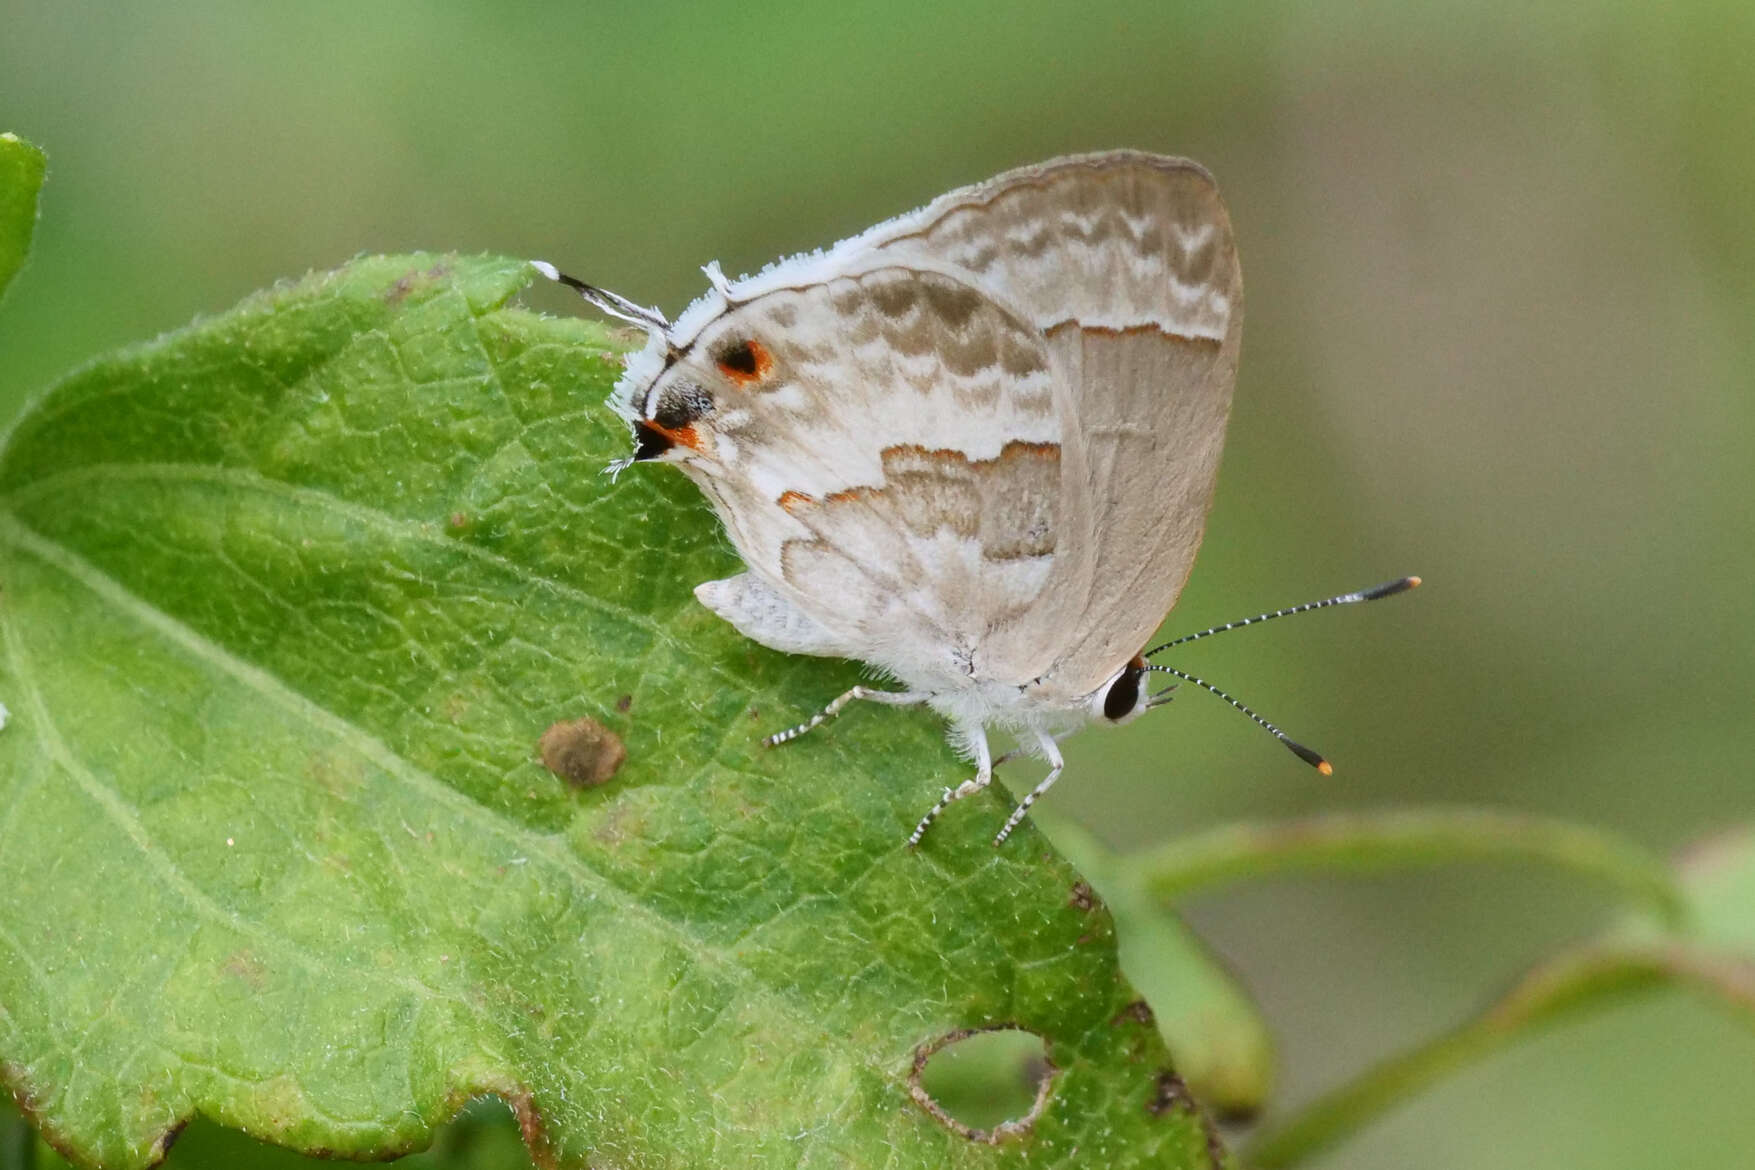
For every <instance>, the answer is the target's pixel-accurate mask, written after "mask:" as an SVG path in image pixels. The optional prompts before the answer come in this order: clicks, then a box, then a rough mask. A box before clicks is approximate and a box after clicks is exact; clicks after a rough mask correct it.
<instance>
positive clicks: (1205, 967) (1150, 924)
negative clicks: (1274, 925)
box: [1036, 813, 1274, 1118]
mask: <svg viewBox="0 0 1755 1170" xmlns="http://www.w3.org/2000/svg"><path fill="white" fill-rule="evenodd" d="M1036 818H1037V820H1038V821H1039V822H1040V823H1041V825H1042V828H1043V830H1044V831H1045V832H1047V833H1048V835H1049V837H1050V838H1051V839H1052V840H1053V841H1054V844H1055V847H1056V848H1058V849H1059V850H1060V851H1061V852H1062V853H1063V854H1065V855H1066V857H1067V859H1068V860H1070V861H1071V862H1072V863H1073V865H1075V866H1076V867H1077V868H1078V870H1079V872H1080V873H1082V874H1084V875H1085V878H1086V880H1087V881H1089V882H1090V883H1091V885H1092V886H1094V887H1095V888H1096V892H1097V893H1098V894H1099V895H1100V896H1101V897H1102V899H1103V902H1104V903H1105V904H1106V905H1107V906H1108V907H1109V911H1110V913H1112V914H1114V915H1115V925H1116V930H1117V933H1118V935H1119V937H1120V943H1121V969H1122V971H1123V973H1125V974H1126V975H1127V977H1128V979H1129V980H1130V981H1131V982H1132V983H1133V985H1134V986H1135V987H1138V988H1139V989H1140V991H1141V993H1142V994H1144V996H1145V999H1144V1001H1142V1002H1143V1003H1144V1004H1145V1005H1149V1010H1148V1012H1147V1014H1148V1015H1149V1016H1151V1017H1153V1018H1155V1019H1156V1020H1157V1024H1158V1031H1159V1033H1160V1034H1161V1035H1162V1036H1163V1037H1164V1043H1165V1044H1166V1045H1168V1046H1169V1049H1170V1051H1171V1052H1172V1053H1174V1054H1175V1057H1176V1068H1177V1071H1178V1072H1180V1073H1181V1074H1182V1076H1183V1078H1184V1079H1185V1080H1186V1081H1187V1082H1188V1087H1189V1088H1190V1089H1192V1090H1193V1091H1194V1095H1195V1096H1196V1097H1197V1098H1199V1100H1200V1101H1201V1103H1202V1104H1204V1105H1206V1106H1207V1107H1208V1108H1210V1109H1213V1110H1215V1111H1217V1112H1218V1113H1220V1114H1222V1115H1224V1116H1226V1117H1233V1118H1241V1117H1249V1116H1251V1115H1253V1114H1254V1113H1256V1112H1257V1111H1259V1110H1260V1109H1261V1108H1262V1107H1263V1106H1264V1105H1266V1104H1267V1100H1268V1096H1269V1094H1270V1093H1272V1091H1273V1084H1274V1043H1273V1035H1272V1034H1271V1033H1270V1032H1269V1031H1268V1026H1267V1021H1266V1020H1264V1019H1263V1018H1262V1015H1261V1012H1260V1010H1259V1009H1258V1008H1257V1007H1256V1005H1255V1001H1254V1000H1253V999H1252V998H1250V995H1249V992H1248V991H1247V990H1246V989H1245V988H1244V987H1243V985H1242V984H1241V983H1239V982H1238V980H1237V978H1236V977H1235V976H1234V975H1232V974H1231V972H1230V971H1229V970H1227V969H1226V967H1225V966H1224V964H1223V963H1221V962H1220V961H1219V959H1218V957H1217V956H1215V955H1214V954H1213V952H1212V951H1211V950H1209V949H1208V948H1207V946H1206V944H1205V943H1203V942H1202V941H1201V940H1200V938H1199V937H1198V936H1196V935H1195V933H1194V932H1193V931H1192V930H1190V929H1189V928H1188V927H1187V926H1186V925H1185V924H1184V923H1183V921H1182V919H1181V918H1179V917H1177V916H1176V914H1175V912H1173V911H1171V910H1168V909H1165V908H1163V907H1161V906H1159V905H1158V904H1157V903H1156V902H1155V901H1154V899H1153V898H1152V896H1151V894H1149V893H1148V892H1147V891H1146V889H1145V888H1144V885H1143V884H1142V882H1141V881H1140V875H1139V874H1138V873H1137V872H1136V871H1135V870H1134V869H1133V867H1132V866H1131V864H1130V860H1129V859H1127V858H1123V857H1118V856H1116V855H1115V854H1114V853H1112V852H1111V851H1110V850H1109V849H1108V848H1107V847H1105V846H1104V845H1102V844H1101V843H1099V842H1098V841H1097V840H1096V839H1095V838H1093V837H1092V836H1091V835H1090V834H1089V833H1086V832H1084V831H1083V830H1082V829H1080V828H1079V827H1078V826H1076V825H1073V824H1071V823H1069V822H1067V821H1064V820H1061V819H1058V818H1054V817H1049V816H1044V815H1043V814H1041V813H1037V814H1036Z"/></svg>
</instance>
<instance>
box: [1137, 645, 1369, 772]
mask: <svg viewBox="0 0 1755 1170" xmlns="http://www.w3.org/2000/svg"><path fill="white" fill-rule="evenodd" d="M1146 669H1147V670H1155V671H1157V672H1159V673H1160V674H1171V675H1175V676H1176V677H1177V678H1179V679H1181V680H1182V681H1183V682H1191V683H1193V684H1194V685H1195V686H1197V687H1199V688H1201V689H1202V690H1203V691H1210V692H1212V693H1213V694H1215V695H1217V696H1219V698H1221V699H1223V700H1225V702H1227V703H1229V704H1231V705H1232V706H1233V707H1235V708H1237V709H1238V710H1239V711H1241V712H1243V713H1244V714H1245V715H1247V716H1249V717H1250V718H1251V719H1253V720H1255V722H1256V723H1257V724H1258V725H1260V726H1261V727H1262V728H1264V729H1266V731H1267V733H1268V734H1269V735H1271V736H1273V737H1274V738H1275V739H1277V740H1279V741H1280V742H1281V743H1283V744H1285V745H1286V747H1287V748H1288V749H1290V750H1291V752H1292V754H1293V755H1295V756H1297V757H1298V758H1299V759H1301V760H1303V761H1304V762H1305V763H1306V764H1309V765H1310V766H1311V767H1312V768H1315V769H1316V770H1317V771H1318V772H1321V773H1322V774H1323V775H1324V776H1332V775H1334V771H1335V769H1334V765H1333V764H1330V763H1329V762H1328V761H1327V760H1325V759H1323V758H1322V753H1321V752H1314V751H1311V750H1310V749H1309V748H1307V747H1305V746H1304V745H1303V744H1301V743H1299V742H1298V741H1297V740H1295V739H1293V738H1292V737H1291V736H1289V735H1287V734H1286V733H1285V732H1283V731H1281V730H1280V729H1279V728H1277V727H1275V726H1274V725H1273V724H1271V723H1269V722H1268V721H1267V720H1266V719H1263V718H1262V717H1261V716H1260V715H1257V714H1256V713H1255V712H1254V711H1251V710H1250V709H1249V708H1248V707H1245V706H1244V705H1243V704H1242V703H1239V702H1238V701H1237V700H1236V699H1233V698H1232V697H1231V696H1230V695H1227V694H1226V693H1225V692H1224V691H1221V690H1220V689H1219V688H1218V687H1216V686H1214V685H1213V684H1212V683H1210V682H1208V681H1206V680H1205V679H1203V678H1195V677H1194V675H1192V674H1189V673H1187V672H1186V671H1181V670H1177V669H1176V668H1175V667H1173V666H1159V665H1158V664H1157V663H1156V662H1148V663H1146Z"/></svg>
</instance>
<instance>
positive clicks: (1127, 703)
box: [1103, 655, 1146, 723]
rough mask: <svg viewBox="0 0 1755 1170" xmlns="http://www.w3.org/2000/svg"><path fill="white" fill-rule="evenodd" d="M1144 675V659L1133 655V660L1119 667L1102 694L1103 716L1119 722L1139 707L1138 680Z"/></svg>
mask: <svg viewBox="0 0 1755 1170" xmlns="http://www.w3.org/2000/svg"><path fill="white" fill-rule="evenodd" d="M1145 676H1146V663H1145V659H1143V658H1141V657H1139V656H1138V655H1135V656H1134V660H1133V661H1132V662H1130V663H1128V664H1127V665H1126V666H1124V667H1122V668H1121V673H1120V674H1118V675H1116V676H1115V681H1114V682H1112V683H1110V684H1109V691H1108V693H1107V694H1105V695H1104V696H1103V717H1104V718H1105V719H1108V720H1111V721H1112V722H1115V723H1120V722H1121V721H1122V720H1124V719H1126V718H1127V717H1128V716H1130V715H1132V714H1134V712H1136V711H1138V710H1139V709H1140V680H1141V679H1143V678H1145Z"/></svg>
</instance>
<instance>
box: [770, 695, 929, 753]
mask: <svg viewBox="0 0 1755 1170" xmlns="http://www.w3.org/2000/svg"><path fill="white" fill-rule="evenodd" d="M855 699H865V700H868V701H870V702H873V703H885V704H888V705H889V706H892V707H911V706H913V705H914V704H916V703H924V702H926V696H925V695H922V694H916V693H915V692H913V691H880V690H878V689H877V688H876V687H854V688H853V689H852V690H850V691H847V692H845V693H844V694H841V695H838V696H836V697H835V700H834V701H833V702H832V703H830V704H829V705H828V706H827V707H824V708H823V709H822V710H821V711H818V712H817V713H816V714H815V715H812V716H811V717H810V718H809V719H806V720H805V721H804V722H803V723H800V724H799V725H798V726H797V727H788V728H787V729H786V730H785V731H776V732H775V733H774V734H773V735H770V736H769V737H768V738H767V739H764V740H763V741H762V745H763V746H764V747H779V746H780V745H781V744H783V743H785V742H786V741H788V740H792V739H797V738H798V737H799V736H801V735H803V734H804V733H805V732H807V731H809V730H811V729H812V728H814V727H820V726H822V725H823V724H825V723H827V722H828V721H829V720H831V719H833V718H834V717H835V716H837V715H839V714H840V713H841V708H843V707H845V706H846V705H847V704H849V703H851V702H852V701H853V700H855Z"/></svg>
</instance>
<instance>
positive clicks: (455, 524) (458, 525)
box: [449, 512, 469, 532]
mask: <svg viewBox="0 0 1755 1170" xmlns="http://www.w3.org/2000/svg"><path fill="white" fill-rule="evenodd" d="M449 523H450V525H451V531H453V532H456V531H458V530H460V529H463V528H468V527H469V517H468V516H466V515H465V514H463V513H462V512H453V513H451V519H450V521H449Z"/></svg>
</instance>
